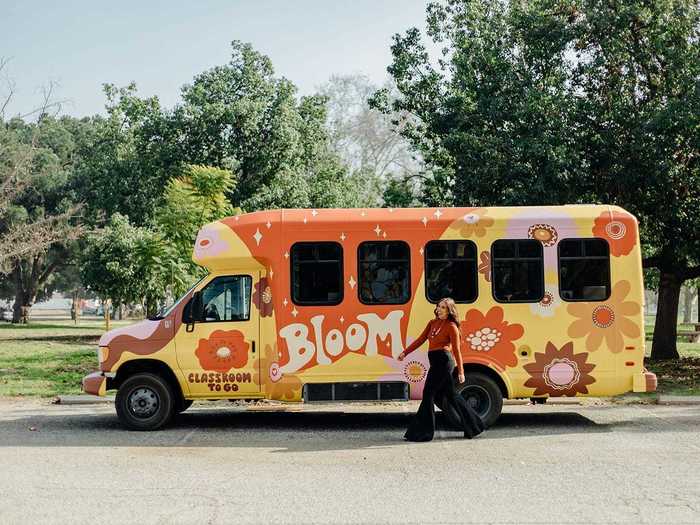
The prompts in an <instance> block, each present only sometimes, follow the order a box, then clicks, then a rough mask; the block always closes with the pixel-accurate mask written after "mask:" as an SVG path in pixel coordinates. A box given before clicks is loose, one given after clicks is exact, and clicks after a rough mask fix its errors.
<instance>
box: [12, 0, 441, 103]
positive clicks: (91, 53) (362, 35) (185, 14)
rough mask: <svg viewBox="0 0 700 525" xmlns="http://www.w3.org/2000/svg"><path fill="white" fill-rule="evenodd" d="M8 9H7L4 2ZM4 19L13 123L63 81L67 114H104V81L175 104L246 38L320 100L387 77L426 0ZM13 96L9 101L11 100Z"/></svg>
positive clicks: (115, 9) (210, 0)
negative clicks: (334, 83)
mask: <svg viewBox="0 0 700 525" xmlns="http://www.w3.org/2000/svg"><path fill="white" fill-rule="evenodd" d="M3 3H4V2H3ZM9 3H10V5H9V7H8V6H5V7H3V9H2V12H3V17H2V20H1V21H0V57H1V58H5V59H8V58H9V59H10V62H9V63H8V64H7V66H6V68H5V70H4V71H2V72H1V73H0V95H2V94H3V93H6V92H7V85H6V82H7V80H8V79H9V80H11V81H12V82H14V85H15V94H14V96H13V99H12V102H11V105H10V107H9V108H8V111H7V113H6V114H7V116H10V115H15V114H18V113H26V112H28V111H30V110H32V109H34V108H36V107H37V106H38V105H39V104H40V103H41V101H42V95H41V90H42V87H44V86H46V85H48V83H49V82H55V83H57V90H56V98H57V99H61V100H67V102H66V103H65V104H63V108H62V112H63V113H64V114H68V115H73V116H78V117H81V116H86V115H93V114H96V113H104V104H105V97H104V94H103V92H102V84H103V83H112V84H116V85H117V86H124V85H127V84H128V83H129V82H131V81H134V82H136V85H137V87H138V92H139V95H141V96H152V95H157V96H158V97H159V99H160V100H161V102H162V103H163V104H164V105H165V106H168V107H171V106H172V105H174V104H175V103H177V102H178V100H179V93H180V87H181V86H182V85H183V84H186V83H189V82H190V81H191V80H192V78H193V77H194V76H195V75H196V74H197V73H200V72H202V71H205V70H207V69H209V68H211V67H213V66H216V65H219V64H225V63H226V62H227V61H228V58H229V56H230V42H231V41H232V40H242V41H244V42H250V43H251V44H252V45H253V47H254V48H255V49H256V50H258V51H260V52H262V53H264V54H266V55H268V56H269V57H270V58H271V59H272V63H273V65H274V67H275V72H276V74H277V75H278V76H284V77H286V78H288V79H289V80H291V81H292V82H294V83H295V84H296V85H297V87H298V88H299V91H300V93H301V94H311V93H314V92H315V91H316V88H317V87H318V86H319V85H321V84H323V83H324V82H326V81H327V80H328V79H329V77H330V76H331V75H334V74H339V75H342V74H354V73H362V74H365V75H367V76H368V77H369V78H370V79H371V80H372V81H373V82H375V83H381V82H383V81H384V80H385V79H386V78H387V76H388V75H387V73H386V67H387V66H388V65H389V63H390V62H391V52H390V49H389V48H390V45H391V37H392V35H393V34H394V33H397V32H399V33H402V32H404V31H405V30H406V29H408V28H410V27H419V28H421V29H423V28H424V27H425V8H426V5H427V2H426V1H425V0H352V1H341V0H288V1H281V0H257V1H254V0H246V1H243V0H229V1H223V0H222V1H214V0H201V1H189V2H187V1H178V2H176V1H175V0H172V1H170V2H165V1H163V2H157V1H144V0H141V1H140V2H136V1H132V0H123V1H120V2H103V1H99V0H98V1H95V0H92V1H86V0H81V1H71V0H65V1H62V2H49V1H45V2H37V1H34V0H25V1H23V2H14V1H10V2H9ZM3 98H4V97H3Z"/></svg>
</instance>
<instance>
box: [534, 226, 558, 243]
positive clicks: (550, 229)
mask: <svg viewBox="0 0 700 525" xmlns="http://www.w3.org/2000/svg"><path fill="white" fill-rule="evenodd" d="M527 236H528V238H529V239H535V240H536V241H540V242H541V243H542V246H546V247H549V246H554V245H555V244H556V243H557V240H558V239H559V234H558V233H557V230H556V229H555V228H554V226H550V225H549V224H533V225H532V226H530V227H529V228H528V229H527Z"/></svg>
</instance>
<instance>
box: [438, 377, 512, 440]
mask: <svg viewBox="0 0 700 525" xmlns="http://www.w3.org/2000/svg"><path fill="white" fill-rule="evenodd" d="M457 394H459V395H460V396H462V398H464V400H465V401H466V402H467V404H468V405H469V406H471V407H472V408H473V409H474V411H475V412H476V413H477V414H479V417H480V418H481V420H482V421H483V422H484V426H485V427H486V428H488V427H490V426H491V425H493V424H494V423H495V422H496V420H497V419H498V418H499V416H500V415H501V410H503V394H502V393H501V389H500V388H499V387H498V385H497V384H496V382H495V381H494V380H493V379H491V378H490V377H489V376H487V375H485V374H482V373H479V372H467V373H466V374H465V376H464V383H462V384H461V385H458V386H457ZM435 404H436V405H437V406H438V408H440V410H442V411H443V413H444V414H445V419H446V420H447V423H448V424H449V425H450V427H452V428H455V429H459V428H460V419H459V414H457V412H456V411H455V410H454V409H453V408H451V407H448V405H447V403H446V401H445V399H439V400H436V401H435Z"/></svg>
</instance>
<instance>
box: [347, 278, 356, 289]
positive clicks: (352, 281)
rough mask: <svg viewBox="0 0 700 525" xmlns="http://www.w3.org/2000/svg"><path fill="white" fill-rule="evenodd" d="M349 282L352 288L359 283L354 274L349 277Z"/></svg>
mask: <svg viewBox="0 0 700 525" xmlns="http://www.w3.org/2000/svg"><path fill="white" fill-rule="evenodd" d="M348 284H349V285H350V288H355V285H356V284H357V281H356V280H355V278H354V277H353V276H352V275H351V276H350V279H348Z"/></svg>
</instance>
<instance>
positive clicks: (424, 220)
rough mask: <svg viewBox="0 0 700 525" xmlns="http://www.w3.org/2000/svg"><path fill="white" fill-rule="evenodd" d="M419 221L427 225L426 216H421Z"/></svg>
mask: <svg viewBox="0 0 700 525" xmlns="http://www.w3.org/2000/svg"><path fill="white" fill-rule="evenodd" d="M420 222H422V223H423V226H427V225H428V217H423V218H422V219H421V220H420Z"/></svg>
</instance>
